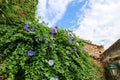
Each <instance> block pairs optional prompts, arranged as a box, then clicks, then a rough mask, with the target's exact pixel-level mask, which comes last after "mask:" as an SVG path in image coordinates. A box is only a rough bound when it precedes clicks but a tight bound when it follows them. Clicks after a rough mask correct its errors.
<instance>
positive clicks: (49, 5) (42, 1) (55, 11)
mask: <svg viewBox="0 0 120 80" xmlns="http://www.w3.org/2000/svg"><path fill="white" fill-rule="evenodd" d="M71 1H72V0H39V4H38V6H37V15H39V16H42V20H44V21H46V22H49V23H50V25H54V24H55V23H56V22H57V21H59V20H60V19H61V18H62V17H63V16H64V13H65V11H66V9H67V6H68V4H69V3H70V2H71Z"/></svg>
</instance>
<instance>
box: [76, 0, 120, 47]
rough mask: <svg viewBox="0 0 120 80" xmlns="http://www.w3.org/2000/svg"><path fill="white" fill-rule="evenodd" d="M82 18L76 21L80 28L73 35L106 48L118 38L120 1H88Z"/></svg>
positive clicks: (119, 33)
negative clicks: (87, 7) (87, 6)
mask: <svg viewBox="0 0 120 80" xmlns="http://www.w3.org/2000/svg"><path fill="white" fill-rule="evenodd" d="M89 7H90V8H89V9H84V12H85V14H84V18H83V19H82V21H81V20H78V21H79V22H78V24H79V25H80V27H79V28H78V30H76V31H75V33H76V34H77V35H78V36H79V37H80V38H83V39H87V40H91V41H92V42H93V43H95V44H100V45H101V44H102V45H104V46H105V48H108V47H109V46H110V45H112V43H114V42H115V41H116V40H117V39H119V38H120V1H119V0H89Z"/></svg>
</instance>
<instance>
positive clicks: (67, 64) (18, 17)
mask: <svg viewBox="0 0 120 80" xmlns="http://www.w3.org/2000/svg"><path fill="white" fill-rule="evenodd" d="M36 4H37V0H0V80H96V79H97V72H96V71H95V70H97V68H98V67H97V66H96V65H95V64H94V63H93V61H92V60H91V58H90V57H89V55H88V53H86V52H85V51H84V50H83V49H82V45H83V41H82V40H80V39H78V38H77V37H76V36H75V35H74V34H73V33H72V32H71V31H68V30H64V29H60V28H58V27H57V26H56V27H54V28H49V27H47V26H46V23H45V22H43V23H42V24H41V23H38V22H37V21H36V20H35V15H34V14H35V8H36ZM25 21H27V22H25ZM23 22H25V23H24V24H23Z"/></svg>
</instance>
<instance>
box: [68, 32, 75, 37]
mask: <svg viewBox="0 0 120 80" xmlns="http://www.w3.org/2000/svg"><path fill="white" fill-rule="evenodd" d="M66 34H68V35H69V36H70V37H71V38H73V37H74V36H73V34H72V33H71V32H66Z"/></svg>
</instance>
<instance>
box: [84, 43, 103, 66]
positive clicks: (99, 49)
mask: <svg viewBox="0 0 120 80" xmlns="http://www.w3.org/2000/svg"><path fill="white" fill-rule="evenodd" d="M83 48H84V50H85V51H86V52H88V53H89V55H90V56H91V57H92V58H93V60H94V61H95V62H96V63H97V64H99V65H102V63H101V55H102V53H103V52H104V46H102V45H96V44H92V43H88V42H85V43H84V47H83Z"/></svg>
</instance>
